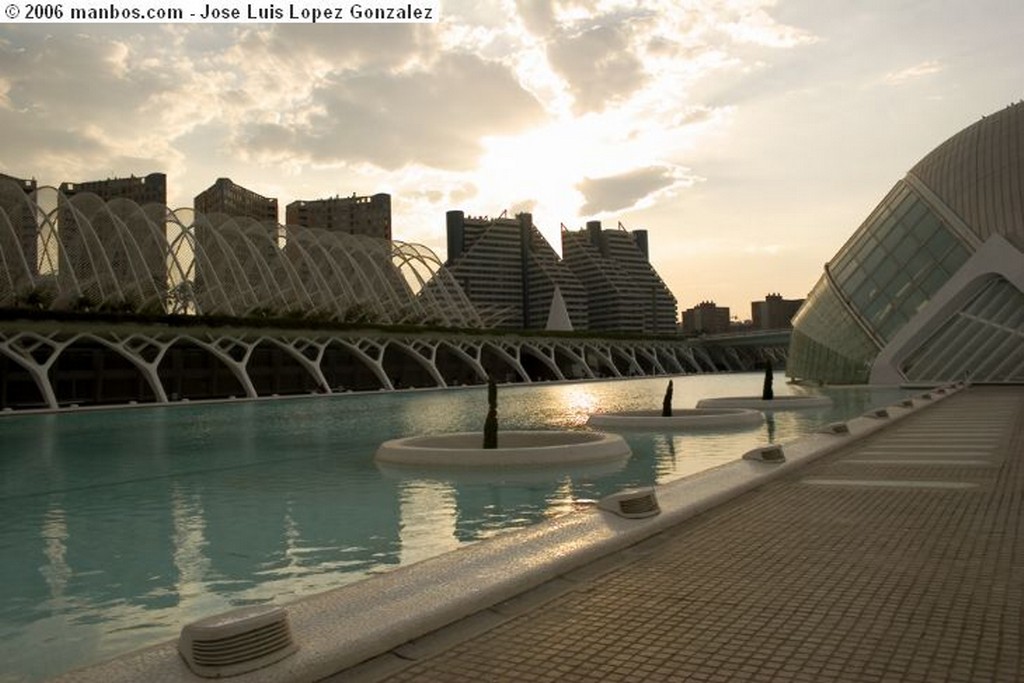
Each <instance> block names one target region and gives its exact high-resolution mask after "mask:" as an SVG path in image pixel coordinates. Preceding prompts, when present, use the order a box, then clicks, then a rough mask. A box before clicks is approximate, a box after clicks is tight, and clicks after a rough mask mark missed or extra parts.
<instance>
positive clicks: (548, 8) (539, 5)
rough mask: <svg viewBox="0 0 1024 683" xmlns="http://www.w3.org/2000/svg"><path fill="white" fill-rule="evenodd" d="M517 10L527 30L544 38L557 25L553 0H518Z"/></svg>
mask: <svg viewBox="0 0 1024 683" xmlns="http://www.w3.org/2000/svg"><path fill="white" fill-rule="evenodd" d="M516 10H517V11H518V12H519V18H520V19H521V20H522V22H523V25H524V26H525V27H526V30H527V31H529V32H530V33H532V34H533V35H535V36H537V37H539V38H544V37H546V36H548V35H549V34H550V33H552V32H553V31H554V30H555V28H556V27H557V22H556V21H555V10H554V7H553V6H552V2H551V0H516Z"/></svg>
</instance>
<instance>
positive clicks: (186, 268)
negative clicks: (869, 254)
mask: <svg viewBox="0 0 1024 683" xmlns="http://www.w3.org/2000/svg"><path fill="white" fill-rule="evenodd" d="M441 265H442V263H441V261H440V259H438V257H437V256H436V255H435V254H434V253H433V252H432V251H431V250H430V249H428V248H427V247H425V246H422V245H419V244H410V243H406V242H401V241H397V240H395V241H392V240H383V239H377V238H373V237H367V236H362V235H349V234H346V233H337V232H328V231H325V230H318V229H312V228H303V227H299V226H279V225H277V224H274V223H260V222H257V221H255V220H253V219H249V218H237V217H230V216H225V215H221V214H215V215H210V216H207V215H203V214H197V213H195V212H193V211H192V210H191V209H178V210H176V211H172V210H170V209H168V208H167V207H164V206H160V205H156V204H150V205H146V206H141V207H140V206H139V205H137V204H135V203H134V202H132V201H129V200H126V199H114V200H111V201H104V200H102V199H100V198H99V197H97V196H96V195H93V194H89V193H83V194H76V195H74V196H72V197H70V198H69V197H65V196H63V195H62V194H61V193H60V192H59V191H58V190H56V189H54V188H52V187H43V188H40V189H38V190H36V191H34V192H32V193H31V194H27V193H26V192H25V191H24V190H23V189H22V188H21V187H20V186H18V185H17V184H16V183H13V182H10V181H6V180H0V307H3V308H21V307H29V308H35V309H48V310H110V311H131V312H138V313H154V314H159V313H180V314H201V315H223V316H232V317H252V316H256V317H292V318H297V319H301V318H307V319H314V320H318V321H334V322H346V321H369V322H379V323H385V324H421V325H422V324H437V325H442V326H446V327H482V326H483V321H482V320H481V318H480V316H479V314H478V313H477V311H476V309H475V308H474V307H473V305H472V303H471V302H470V301H469V299H468V298H467V297H466V295H465V292H463V291H462V288H461V287H460V286H459V284H458V282H456V281H455V279H454V278H453V277H452V276H451V274H449V273H448V272H447V271H446V270H445V269H443V268H442V267H441ZM427 282H430V283H431V286H430V287H426V286H425V285H426V284H427Z"/></svg>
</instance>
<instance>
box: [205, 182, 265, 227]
mask: <svg viewBox="0 0 1024 683" xmlns="http://www.w3.org/2000/svg"><path fill="white" fill-rule="evenodd" d="M194 206H195V210H196V211H198V212H200V213H205V214H214V213H223V214H226V215H228V216H237V217H240V218H252V219H255V220H257V221H260V222H261V223H262V222H264V221H269V222H273V223H275V224H276V223H277V198H276V197H264V196H263V195H261V194H256V193H255V192H253V191H252V190H249V189H246V188H244V187H242V186H241V185H236V184H235V183H233V182H231V179H230V178H217V181H216V182H215V183H214V184H213V185H211V186H210V187H208V188H206V189H205V190H203V191H202V192H200V193H199V194H197V195H196V197H195V200H194Z"/></svg>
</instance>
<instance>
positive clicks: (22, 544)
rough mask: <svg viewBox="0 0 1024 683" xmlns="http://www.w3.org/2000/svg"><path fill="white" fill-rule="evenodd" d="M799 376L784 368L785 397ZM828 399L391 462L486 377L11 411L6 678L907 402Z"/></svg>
mask: <svg viewBox="0 0 1024 683" xmlns="http://www.w3.org/2000/svg"><path fill="white" fill-rule="evenodd" d="M673 380H674V402H673V405H674V406H675V407H677V408H691V407H693V406H694V404H695V403H696V402H697V400H699V399H700V398H706V397H713V396H727V395H751V394H755V395H756V394H759V393H760V388H761V375H760V374H753V373H751V374H736V375H690V376H685V377H682V376H681V377H675V378H673ZM666 384H667V378H657V379H650V378H647V379H635V380H608V381H595V382H583V383H562V384H537V385H529V386H522V385H518V386H509V387H501V388H499V392H498V402H499V405H498V417H499V422H500V424H501V426H502V427H503V428H508V429H514V428H518V429H524V428H525V429H531V428H533V429H536V428H569V429H585V428H586V427H585V422H586V419H587V416H588V415H589V414H590V413H591V412H595V411H597V410H599V409H600V410H604V411H614V410H636V409H648V410H650V409H657V408H660V406H661V400H662V396H663V394H664V391H665V387H666ZM804 391H806V390H804V389H802V388H799V387H791V386H789V385H786V384H784V383H782V382H779V381H777V382H776V394H777V395H785V394H790V393H803V392H804ZM819 391H820V392H821V393H826V394H828V395H829V396H830V397H831V398H832V399H833V401H834V405H833V407H832V408H827V409H812V410H803V411H794V412H785V413H777V414H775V415H774V416H772V417H770V419H769V420H768V421H767V422H766V424H764V425H762V426H761V427H758V428H754V429H739V430H727V431H721V432H705V433H693V434H672V433H652V432H644V433H640V432H638V433H632V434H630V433H626V434H625V436H626V438H627V441H628V442H629V444H630V446H631V448H632V449H633V456H632V457H631V458H630V459H629V461H628V462H627V463H625V464H624V465H619V466H617V467H616V466H609V465H599V466H592V467H577V468H574V469H571V470H565V469H560V468H548V469H541V470H526V471H522V470H505V471H501V470H494V471H488V472H470V473H465V472H463V473H460V472H452V471H438V470H435V471H429V470H428V471H417V470H413V469H403V468H397V469H381V468H378V467H377V466H376V465H375V464H374V461H373V453H374V451H375V449H376V447H377V445H378V444H379V443H380V442H381V441H384V440H386V439H391V438H396V437H400V436H409V435H413V434H426V433H439V432H449V431H466V430H480V429H481V428H482V425H483V419H484V415H485V414H486V409H487V403H486V393H485V389H484V388H482V387H474V388H465V389H449V390H431V391H403V392H380V393H372V394H359V395H357V394H350V395H343V396H331V397H308V398H299V399H281V400H273V401H254V402H235V403H223V404H206V405H175V406H166V407H145V408H135V409H123V410H108V411H93V412H79V413H67V414H46V415H13V416H5V417H3V418H0V557H2V563H0V681H2V682H3V683H8V682H10V681H34V680H40V679H43V678H46V677H49V676H53V675H57V674H59V673H62V672H64V671H67V670H70V669H72V668H75V667H79V666H83V665H86V664H89V663H94V662H97V661H101V660H103V659H108V658H110V657H113V656H116V655H117V654H120V653H124V652H127V651H129V650H132V649H135V648H139V647H143V646H146V645H150V644H154V643H157V642H161V641H164V640H167V639H172V638H176V637H177V635H178V633H179V632H180V629H181V627H182V625H183V624H185V623H188V622H190V621H193V620H195V619H199V618H201V617H204V616H208V615H210V614H215V613H218V612H222V611H225V610H228V609H232V608H234V607H238V606H242V605H248V604H261V603H278V604H280V603H285V602H288V601H290V600H293V599H295V598H298V597H300V596H305V595H309V594H311V593H314V592H318V591H323V590H328V589H330V588H334V587H338V586H341V585H343V584H346V583H350V582H352V581H357V580H360V579H363V578H365V577H367V576H370V575H372V574H374V573H379V572H383V571H388V570H390V569H393V568H395V567H397V566H400V565H405V564H410V563H413V562H416V561H419V560H422V559H425V558H428V557H432V556H435V555H438V554H440V553H443V552H446V551H449V550H452V549H455V548H458V547H460V546H463V545H465V544H468V543H473V542H476V541H480V540H482V539H485V538H488V537H489V536H493V535H494V534H497V533H500V532H502V531H506V530H509V529H515V528H520V527H523V526H527V525H530V524H535V523H537V522H539V521H542V520H544V519H546V518H549V517H552V516H556V515H561V514H566V513H569V512H571V511H572V510H573V509H574V508H575V507H577V506H578V505H580V502H581V501H589V500H594V499H597V498H600V497H602V496H604V495H607V494H609V493H613V492H615V491H618V490H620V489H622V488H626V487H631V486H644V485H652V484H661V483H665V482H668V481H671V480H674V479H678V478H681V477H684V476H687V475H689V474H693V473H695V472H699V471H701V470H704V469H707V468H709V467H714V466H717V465H720V464H723V463H725V462H728V461H730V460H733V459H735V458H737V457H739V456H740V455H741V454H742V453H743V452H745V451H747V450H749V449H751V448H754V447H755V446H758V445H762V444H764V443H768V442H786V441H792V440H793V439H795V438H798V437H799V436H800V435H802V434H805V433H808V432H809V431H813V430H814V429H816V428H818V427H820V426H822V425H823V424H826V423H828V422H830V421H834V420H838V419H844V418H847V417H852V416H854V415H858V414H860V413H862V412H865V411H866V410H867V409H868V408H870V407H874V406H877V405H884V404H886V403H889V402H891V401H893V400H896V399H897V398H898V397H900V396H901V395H902V394H903V393H905V392H901V391H900V390H898V389H877V388H866V387H865V388H837V389H824V390H819Z"/></svg>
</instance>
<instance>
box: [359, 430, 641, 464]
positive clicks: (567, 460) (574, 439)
mask: <svg viewBox="0 0 1024 683" xmlns="http://www.w3.org/2000/svg"><path fill="white" fill-rule="evenodd" d="M482 444H483V434H482V433H481V432H456V433H453V434H436V435H431V436H410V437H406V438H404V439H392V440H391V441H385V442H384V443H382V444H381V445H380V447H378V448H377V454H376V455H375V456H374V457H375V459H376V460H377V462H379V463H389V464H399V465H426V466H434V467H494V466H516V467H520V466H522V467H536V466H538V465H576V464H581V463H592V462H602V461H607V460H615V459H625V458H628V457H629V456H630V455H631V454H632V452H631V451H630V449H629V445H628V444H627V443H626V442H625V440H624V439H623V438H622V437H621V436H618V435H616V434H605V433H603V432H578V431H509V432H499V433H498V448H483V447H482Z"/></svg>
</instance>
